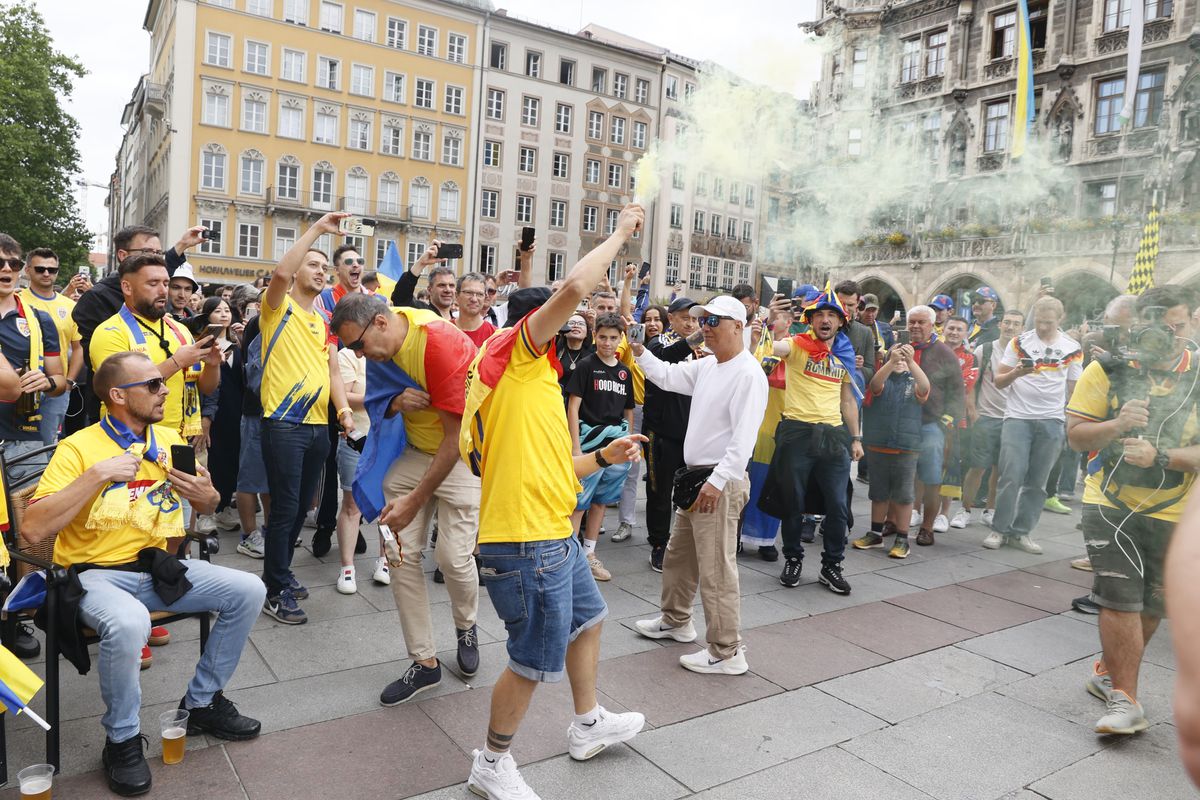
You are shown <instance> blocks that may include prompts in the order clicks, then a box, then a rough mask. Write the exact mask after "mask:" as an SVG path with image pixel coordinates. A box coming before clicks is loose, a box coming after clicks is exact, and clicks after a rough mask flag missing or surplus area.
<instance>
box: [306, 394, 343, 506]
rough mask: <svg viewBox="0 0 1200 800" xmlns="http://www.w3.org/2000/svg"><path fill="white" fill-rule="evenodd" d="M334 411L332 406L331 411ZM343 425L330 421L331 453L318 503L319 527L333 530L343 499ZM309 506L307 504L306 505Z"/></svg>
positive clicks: (322, 478) (327, 461) (324, 472)
mask: <svg viewBox="0 0 1200 800" xmlns="http://www.w3.org/2000/svg"><path fill="white" fill-rule="evenodd" d="M329 413H330V414H331V415H332V414H333V413H334V412H333V410H332V408H331V409H330V412H329ZM341 429H342V428H341V426H340V425H338V423H337V420H335V419H332V418H331V419H330V421H329V455H328V456H326V457H325V469H324V471H323V472H322V474H321V501H320V502H319V503H318V504H317V527H318V528H320V529H323V530H332V529H334V528H336V527H337V513H338V500H340V499H341V496H342V495H341V492H340V491H339V489H340V487H339V486H338V470H337V449H338V441H339V440H340V439H341V433H340V432H341ZM306 507H307V506H306Z"/></svg>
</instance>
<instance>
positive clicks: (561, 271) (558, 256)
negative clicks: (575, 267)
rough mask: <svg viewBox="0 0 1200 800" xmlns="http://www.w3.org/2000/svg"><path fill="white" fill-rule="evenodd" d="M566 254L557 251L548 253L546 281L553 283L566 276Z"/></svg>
mask: <svg viewBox="0 0 1200 800" xmlns="http://www.w3.org/2000/svg"><path fill="white" fill-rule="evenodd" d="M566 264H567V254H566V253H563V252H561V251H558V250H552V251H550V254H549V256H548V257H547V259H546V281H547V282H548V283H554V282H555V281H561V280H562V278H563V275H565V274H566Z"/></svg>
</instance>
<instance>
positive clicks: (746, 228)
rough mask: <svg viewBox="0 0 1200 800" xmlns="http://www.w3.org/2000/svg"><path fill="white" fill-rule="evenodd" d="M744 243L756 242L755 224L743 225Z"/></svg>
mask: <svg viewBox="0 0 1200 800" xmlns="http://www.w3.org/2000/svg"><path fill="white" fill-rule="evenodd" d="M742 241H743V242H752V241H754V223H753V222H743V223H742Z"/></svg>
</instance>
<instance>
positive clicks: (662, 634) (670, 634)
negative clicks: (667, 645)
mask: <svg viewBox="0 0 1200 800" xmlns="http://www.w3.org/2000/svg"><path fill="white" fill-rule="evenodd" d="M633 627H634V630H636V631H637V632H638V633H640V634H641V635H642V636H645V637H646V638H647V639H674V640H675V641H677V642H682V643H683V644H688V643H689V642H694V641H696V635H697V634H696V632H695V631H694V630H693V631H692V635H691V637H690V638H686V639H685V638H682V637H680V636H678V635H677V634H676V633H675V631H677V630H679V629H678V628H668V629H667V630H665V631H664V630H660V631H658V632H657V634H655V633H650V632H649V631H644V630H642V629H641V628H639V627H638V626H637V625H634V626H633Z"/></svg>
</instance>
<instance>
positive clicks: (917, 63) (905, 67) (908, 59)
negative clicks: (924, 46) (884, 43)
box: [900, 36, 921, 83]
mask: <svg viewBox="0 0 1200 800" xmlns="http://www.w3.org/2000/svg"><path fill="white" fill-rule="evenodd" d="M920 77H921V39H920V37H919V36H915V37H913V38H912V39H905V40H904V41H903V42H901V43H900V82H901V83H912V82H913V81H915V80H917V79H919V78H920Z"/></svg>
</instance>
